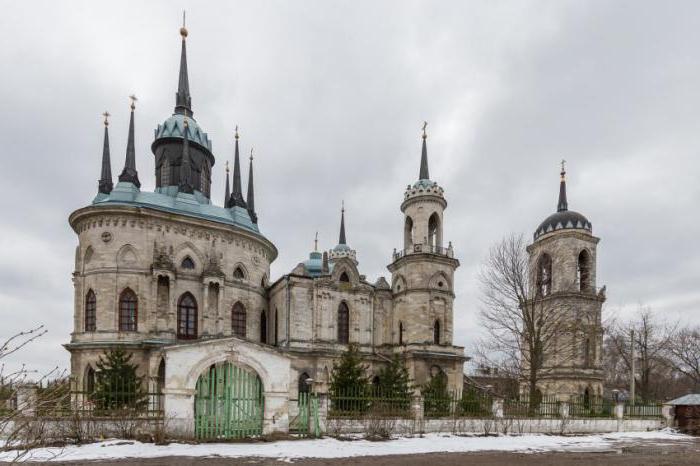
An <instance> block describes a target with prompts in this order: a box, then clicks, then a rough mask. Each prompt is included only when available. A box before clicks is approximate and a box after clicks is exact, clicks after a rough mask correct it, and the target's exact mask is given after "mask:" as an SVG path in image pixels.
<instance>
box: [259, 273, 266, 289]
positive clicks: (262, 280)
mask: <svg viewBox="0 0 700 466" xmlns="http://www.w3.org/2000/svg"><path fill="white" fill-rule="evenodd" d="M260 286H261V287H262V288H265V287H266V286H267V277H266V276H265V275H263V277H262V278H261V279H260Z"/></svg>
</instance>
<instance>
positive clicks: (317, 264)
mask: <svg viewBox="0 0 700 466" xmlns="http://www.w3.org/2000/svg"><path fill="white" fill-rule="evenodd" d="M302 263H303V264H304V268H305V269H306V273H308V274H309V275H311V276H312V277H319V276H320V275H321V273H322V271H323V254H321V253H320V252H318V251H314V252H312V253H311V254H309V258H308V259H307V260H305V261H304V262H302ZM328 270H329V271H332V270H333V263H332V262H331V263H329V264H328Z"/></svg>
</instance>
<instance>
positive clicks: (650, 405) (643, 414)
mask: <svg viewBox="0 0 700 466" xmlns="http://www.w3.org/2000/svg"><path fill="white" fill-rule="evenodd" d="M624 416H625V417H629V418H660V417H661V416H662V413H661V403H659V402H655V401H642V402H640V401H637V402H636V403H632V402H627V403H625V411H624Z"/></svg>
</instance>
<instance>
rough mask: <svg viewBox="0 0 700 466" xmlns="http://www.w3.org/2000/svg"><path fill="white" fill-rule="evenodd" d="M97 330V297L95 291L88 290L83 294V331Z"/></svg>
mask: <svg viewBox="0 0 700 466" xmlns="http://www.w3.org/2000/svg"><path fill="white" fill-rule="evenodd" d="M95 330H97V298H96V297H95V292H94V291H92V290H88V292H87V295H85V331H86V332H94V331H95Z"/></svg>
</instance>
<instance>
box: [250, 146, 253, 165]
mask: <svg viewBox="0 0 700 466" xmlns="http://www.w3.org/2000/svg"><path fill="white" fill-rule="evenodd" d="M250 161H251V162H252V161H253V148H252V147H251V148H250Z"/></svg>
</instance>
